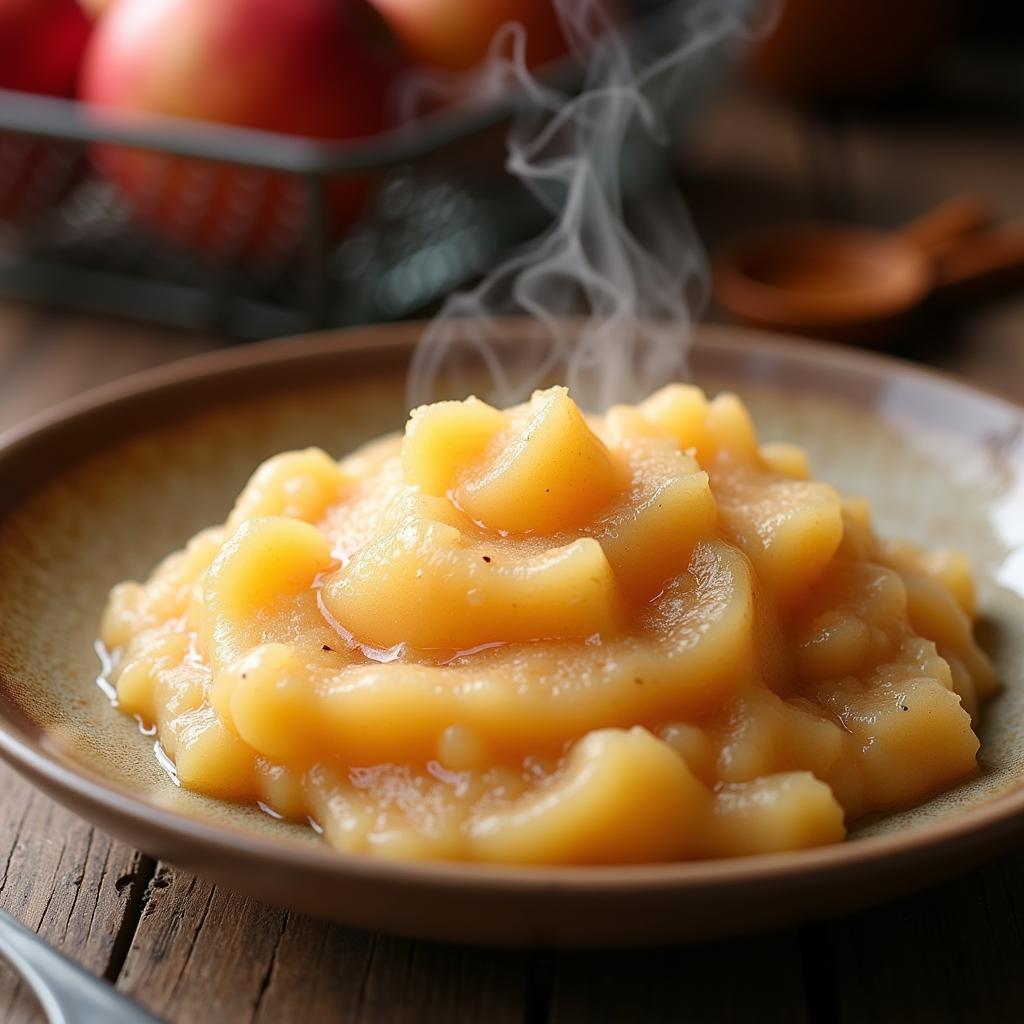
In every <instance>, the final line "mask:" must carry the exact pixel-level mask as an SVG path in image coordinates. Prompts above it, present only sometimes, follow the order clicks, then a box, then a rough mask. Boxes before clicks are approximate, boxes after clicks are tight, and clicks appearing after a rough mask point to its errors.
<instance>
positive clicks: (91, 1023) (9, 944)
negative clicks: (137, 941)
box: [0, 910, 162, 1024]
mask: <svg viewBox="0 0 1024 1024" xmlns="http://www.w3.org/2000/svg"><path fill="white" fill-rule="evenodd" d="M0 954H3V956H5V957H6V958H7V960H8V961H10V963H11V964H12V966H13V967H14V968H15V969H16V970H17V971H18V973H19V974H20V975H21V976H22V978H24V979H25V981H26V982H27V983H28V985H29V987H30V988H31V989H32V991H33V992H34V993H35V995H36V998H37V999H38V1000H39V1003H40V1005H41V1006H42V1008H43V1012H44V1013H45V1014H46V1019H47V1020H48V1021H49V1022H50V1024H162V1022H161V1021H160V1018H159V1017H154V1016H153V1015H152V1014H151V1013H149V1012H148V1011H147V1010H144V1009H143V1008H142V1007H141V1006H139V1005H138V1004H136V1003H133V1002H132V1001H131V1000H130V999H126V998H125V997H124V996H123V995H121V994H120V992H118V991H117V990H116V989H115V988H114V987H113V986H112V985H108V984H107V983H106V982H105V981H100V980H99V978H94V977H93V976H92V975H91V974H89V972H88V971H85V970H83V969H82V968H81V967H79V966H78V964H76V963H74V962H73V961H71V960H69V959H68V958H67V957H66V956H63V955H62V954H60V953H58V952H57V951H56V950H55V949H51V948H50V946H48V945H47V944H46V943H45V942H43V940H42V939H41V938H39V936H38V935H36V934H35V932H30V931H29V930H28V929H27V928H26V927H24V925H22V924H20V923H19V922H18V921H15V919H14V918H13V917H11V916H10V914H6V913H4V911H2V910H0Z"/></svg>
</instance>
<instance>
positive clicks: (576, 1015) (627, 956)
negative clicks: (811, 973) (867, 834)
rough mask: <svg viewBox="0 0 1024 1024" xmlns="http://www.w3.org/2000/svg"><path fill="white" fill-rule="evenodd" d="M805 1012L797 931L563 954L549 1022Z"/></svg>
mask: <svg viewBox="0 0 1024 1024" xmlns="http://www.w3.org/2000/svg"><path fill="white" fill-rule="evenodd" d="M808 1019H809V1018H808V1011H807V1001H806V995H805V986H804V977H803V968H802V959H801V951H800V946H799V941H798V936H797V933H796V932H795V931H791V932H786V933H778V934H770V935H761V936H755V937H753V938H749V939H742V940H737V941H730V942H715V943H706V944H703V945H692V946H679V947H675V948H669V949H654V950H639V951H635V950H634V951H627V952H619V953H602V954H599V955H593V954H582V953H579V954H564V955H562V956H559V957H558V958H557V959H556V960H555V962H554V965H553V972H552V984H551V1011H550V1017H549V1020H550V1024H592V1022H596V1021H644V1022H645V1024H670V1022H675V1021H686V1024H705V1022H706V1024H712V1022H713V1024H740V1022H746V1021H758V1022H759V1024H773V1022H778V1024H801V1022H804V1021H807V1020H808Z"/></svg>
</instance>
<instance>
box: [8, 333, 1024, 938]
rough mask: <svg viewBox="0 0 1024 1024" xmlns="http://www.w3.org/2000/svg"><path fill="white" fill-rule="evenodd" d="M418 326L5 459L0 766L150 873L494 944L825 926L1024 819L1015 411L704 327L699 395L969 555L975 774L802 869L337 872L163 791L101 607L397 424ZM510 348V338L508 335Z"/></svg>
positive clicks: (962, 859)
mask: <svg viewBox="0 0 1024 1024" xmlns="http://www.w3.org/2000/svg"><path fill="white" fill-rule="evenodd" d="M420 329H421V327H420V325H415V324H413V325H405V326H398V327H381V328H373V329H359V330H355V331H350V332H336V333H331V334H326V335H321V336H310V337H305V338H299V339H291V340H288V341H283V342H273V343H266V344H262V345H255V346H251V347H246V348H237V349H232V350H227V351H222V352H217V353H214V354H211V355H206V356H202V357H200V358H198V359H193V360H189V361H187V362H183V363H179V364H176V365H173V366H169V367H166V368H162V369H159V370H156V371H153V372H150V373H146V374H142V375H140V376H137V377H135V378H132V379H130V380H127V381H123V382H119V383H117V384H114V385H112V386H109V387H106V388H103V389H101V390H99V391H96V392H93V393H92V394H90V395H87V396H85V397H82V398H80V399H76V400H75V401H73V402H70V403H68V404H66V405H64V406H63V407H61V408H59V409H56V410H54V411H52V412H48V413H46V414H45V415H43V416H41V417H38V418H37V419H35V420H34V421H32V422H30V423H28V424H26V425H25V426H24V427H22V428H20V429H18V430H16V431H15V432H13V433H11V434H8V435H7V436H6V437H5V438H3V439H2V440H0V752H2V754H3V755H4V756H5V757H6V758H7V759H8V760H9V761H10V762H11V763H12V764H14V765H15V766H16V767H17V768H18V769H19V770H20V771H21V772H23V773H24V774H25V775H26V776H28V777H29V778H30V779H32V780H33V781H34V782H36V783H37V784H38V785H39V786H40V787H41V788H42V789H44V790H45V791H46V792H48V793H49V794H51V795H52V796H54V797H55V798H56V799H58V800H61V801H62V802H64V803H66V804H67V805H69V806H70V807H72V808H73V809H75V810H76V811H77V812H78V813H80V814H81V815H83V816H84V817H86V818H88V819H89V820H91V821H93V822H95V823H96V824H97V825H99V826H100V827H102V828H105V829H107V830H109V831H110V832H112V833H114V834H115V835H117V836H119V837H120V838H122V839H124V840H125V841H127V842H129V843H132V844H134V845H136V846H138V847H140V848H142V849H143V850H145V851H146V852H147V853H149V854H150V855H152V856H154V857H160V858H164V859H166V860H168V861H170V862H172V863H175V864H178V865H181V866H182V867H184V868H187V869H189V870H192V871H195V872H196V873H198V874H201V875H204V876H207V877H209V878H211V879H214V880H216V881H217V882H220V883H223V884H224V885H227V886H230V887H232V888H235V889H238V890H242V891H245V892H247V893H251V894H253V895H255V896H257V897H259V898H261V899H265V900H269V901H272V902H274V903H278V904H281V905H283V906H287V907H292V908H296V909H298V910H301V911H308V912H312V913H314V914H317V915H320V916H323V917H328V918H334V919H336V920H338V921H342V922H345V923H347V924H350V925H357V926H364V927H372V928H377V929H382V930H387V931H395V932H401V933H405V934H408V935H414V936H418V937H426V938H435V939H445V940H454V941H468V942H480V943H492V944H506V945H511V944H537V945H579V946H583V945H587V946H596V945H627V944H639V943H659V942H666V941H672V940H680V939H694V938H706V937H710V936H714V935H722V934H727V933H735V932H741V931H745V930H750V929H754V928H765V927H770V926H776V925H783V924H792V923H794V922H798V921H803V920H805V919H808V918H811V917H815V916H819V915H823V914H826V913H830V912H836V911H841V910H845V909H848V908H851V907H854V906H859V905H863V904H865V903H868V902H871V901H879V900H882V899H884V898H885V897H887V896H890V895H892V894H895V893H897V892H902V891H905V890H907V889H910V888H912V887H917V886H922V885H925V884H927V883H929V882H931V881H934V880H936V879H938V878H940V877H942V876H944V875H947V874H949V873H951V872H953V871H954V870H957V869H960V868H964V867H966V866H968V865H970V864H972V863H974V862H976V861H977V860H979V859H980V858H982V857H985V856H987V855H989V854H991V853H992V852H994V851H995V850H997V849H998V848H999V847H1000V846H1002V845H1004V844H1006V843H1007V842H1008V841H1009V840H1010V839H1011V838H1012V837H1013V836H1014V835H1015V834H1017V833H1019V832H1021V831H1022V826H1024V787H1021V785H1020V783H1021V780H1022V778H1024V597H1022V595H1024V412H1022V411H1021V410H1020V409H1018V408H1017V407H1015V406H1013V405H1011V404H1009V403H1007V402H1004V401H1002V400H1000V399H998V398H995V397H992V396H989V395H986V394H983V393H981V392H979V391H976V390H974V389H972V388H969V387H966V386H964V385H962V384H958V383H956V382H954V381H952V380H948V379H945V378H943V377H941V376H938V375H936V374H933V373H930V372H926V371H922V370H919V369H914V368H912V367H910V366H907V365H903V364H900V363H898V362H895V361H892V360H888V359H884V358H881V357H878V356H873V355H868V354H866V353H860V352H854V351H845V350H841V349H837V348H831V347H828V346H825V345H819V344H815V343H806V342H794V341H788V340H785V339H781V338H778V337H775V336H771V335H768V334H764V333H758V332H755V331H749V330H743V329H737V328H728V329H722V328H719V329H705V330H704V331H703V332H701V333H700V335H699V337H698V339H697V342H696V344H695V347H694V349H693V352H692V359H691V362H692V368H693V375H694V377H695V379H696V380H697V381H698V382H700V383H701V384H703V385H704V386H705V387H707V388H708V389H710V390H712V391H714V390H719V389H721V388H723V387H728V388H731V389H734V390H736V391H738V392H740V393H741V394H742V396H743V397H744V398H745V399H746V400H747V401H748V402H749V404H750V406H751V408H752V410H753V412H754V415H755V418H756V420H757V422H758V424H759V427H760V429H761V433H762V436H763V437H765V438H767V439H789V440H793V441H797V442H799V443H801V444H803V445H805V446H806V447H807V448H808V450H809V451H810V454H811V457H812V461H813V465H814V467H815V471H816V473H817V475H819V476H821V477H822V478H824V479H827V480H831V481H833V482H835V483H836V484H838V485H839V486H840V487H842V488H843V489H845V490H847V491H850V492H853V493H860V494H864V495H867V496H868V497H870V498H871V499H872V500H873V501H874V503H875V509H876V516H877V519H878V524H879V527H880V529H881V530H883V531H884V532H886V533H887V534H893V535H904V536H907V537H910V538H913V539H915V540H918V541H921V542H924V543H928V544H948V545H953V546H957V547H960V548H963V549H965V550H966V551H967V552H968V553H969V554H970V556H971V557H972V559H973V560H974V563H975V566H976V569H977V572H978V575H979V578H980V598H981V608H982V610H983V622H982V624H981V629H982V636H983V640H984V643H985V645H986V646H987V648H988V649H989V651H990V653H991V654H992V655H993V657H994V658H995V661H996V663H997V665H998V668H999V672H1000V675H1001V678H1002V681H1003V684H1004V690H1003V692H1002V694H1001V695H1000V696H999V697H998V698H996V699H995V700H994V701H993V702H992V703H990V704H989V705H988V707H987V708H986V710H985V716H984V724H983V727H982V740H983V744H982V751H981V762H982V771H981V773H980V774H979V775H978V777H976V778H975V779H973V780H971V781H970V782H967V783H965V784H963V785H961V786H958V787H957V788H955V789H953V790H951V791H949V792H947V793H945V794H943V795H941V796H939V797H936V798H935V799H933V800H931V801H929V802H928V803H926V804H924V805H923V806H920V807H917V808H915V809H913V810H910V811H906V812H903V813H900V814H894V815H890V816H887V817H885V818H881V819H878V820H876V821H873V822H871V823H869V824H866V825H863V826H861V827H859V828H858V829H856V830H855V831H854V833H853V835H852V836H851V838H850V840H849V841H848V842H846V843H845V844H842V845H838V846H832V847H827V848H823V849H817V850H810V851H805V852H798V853H789V854H780V855H770V856H758V857H750V858H745V859H737V860H727V861H708V862H697V863H685V864H664V865H656V866H622V867H608V868H516V867H491V866H480V865H464V864H447V863H416V864H406V863H389V862H385V861H380V860H373V859H369V858H364V857H359V856H352V855H345V854H340V853H337V852H334V851H332V850H331V849H329V848H328V847H327V846H325V845H324V844H323V843H322V842H321V841H320V840H319V839H318V838H317V836H316V835H315V834H314V833H313V832H312V831H311V830H309V829H307V828H305V827H300V826H298V825H289V824H286V823H284V822H280V821H276V820H274V819H273V818H271V817H269V816H268V815H266V814H263V813H261V812H260V811H259V810H258V809H256V808H252V807H242V806H237V805H232V804H228V803H223V802H219V801H215V800H211V799H206V798H203V797H200V796H197V795H195V794H193V793H189V792H187V791H184V790H180V789H177V788H176V787H175V786H174V784H173V783H172V781H171V779H170V778H169V777H168V775H167V774H166V773H165V772H164V771H163V770H162V769H161V767H160V766H159V764H158V763H157V760H156V758H155V757H154V752H153V749H152V739H151V738H147V737H145V736H143V735H142V734H141V733H140V732H139V731H138V729H137V728H136V726H135V723H134V722H133V721H132V720H131V719H129V718H127V717H125V716H122V715H119V714H118V713H116V712H115V711H114V710H112V709H111V707H110V706H109V704H108V703H107V700H106V698H105V697H104V695H103V694H102V693H101V691H100V690H99V688H98V687H97V685H96V684H95V678H96V675H97V672H98V670H99V662H98V659H97V656H96V653H95V651H94V649H93V642H94V638H95V637H96V634H97V629H98V623H99V617H100V613H101V610H102V608H103V606H104V603H105V600H106V595H107V591H108V589H109V588H110V586H111V585H112V584H113V583H115V582H117V581H118V580H121V579H124V578H140V577H143V576H145V575H146V574H147V573H148V572H149V571H150V569H151V568H152V567H153V565H154V564H155V563H156V562H157V561H158V560H159V559H160V558H161V557H162V556H163V555H164V554H166V553H167V552H169V551H171V550H172V549H174V548H175V547H177V546H179V545H181V544H182V542H183V541H184V540H185V539H186V538H188V537H189V536H190V535H191V534H193V533H194V532H195V531H196V530H198V529H199V528H200V527H203V526H205V525H208V524H210V523H214V522H218V521H221V520H222V519H223V518H224V516H225V514H226V513H227V511H228V509H229V507H230V505H231V502H232V499H233V498H234V496H235V494H236V493H237V492H238V490H239V489H240V488H241V486H242V484H243V483H244V481H245V479H246V477H247V476H248V474H249V473H250V472H251V470H252V469H253V468H254V467H255V466H256V464H257V463H258V462H259V461H260V460H261V459H263V458H264V457H266V456H268V455H270V454H271V453H273V452H276V451H279V450H281V449H284V448H290V447H298V446H300V445H309V444H318V445H322V446H324V447H325V448H327V449H328V450H329V451H332V452H334V453H335V454H336V455H341V454H342V453H343V452H345V451H347V450H349V449H351V448H352V447H353V446H355V445H357V444H359V443H360V442H362V441H365V440H367V439H369V438H371V437H373V436H375V435H377V434H379V433H381V432H382V431H385V430H391V429H395V428H397V427H399V426H400V425H401V424H402V422H403V418H404V411H405V410H404V397H403V377H404V369H405V365H406V362H407V359H408V355H409V351H410V347H411V345H412V343H413V342H414V341H415V339H416V338H417V336H418V334H419V332H420ZM507 329H508V331H509V333H510V336H514V334H515V331H516V327H515V325H514V324H510V325H508V328H507Z"/></svg>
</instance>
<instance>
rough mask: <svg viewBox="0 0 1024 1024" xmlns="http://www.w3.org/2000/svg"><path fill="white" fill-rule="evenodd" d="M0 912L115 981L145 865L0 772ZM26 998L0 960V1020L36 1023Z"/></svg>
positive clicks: (132, 852)
mask: <svg viewBox="0 0 1024 1024" xmlns="http://www.w3.org/2000/svg"><path fill="white" fill-rule="evenodd" d="M0 794H2V795H0V907H2V908H3V909H4V910H6V911H8V912H9V913H11V914H13V915H14V916H15V917H16V918H18V919H19V920H20V921H21V922H22V923H23V924H25V925H27V926H28V927H30V928H33V929H34V930H35V931H37V932H39V934H40V935H41V936H42V937H43V938H44V939H46V941H47V942H49V943H50V944H51V945H52V946H54V947H56V948H57V949H59V950H61V951H62V952H64V953H66V954H67V955H68V956H70V957H72V958H73V959H75V960H77V961H78V962H79V963H80V964H82V966H84V967H86V968H87V969H88V970H90V971H93V972H94V973H95V974H98V975H101V976H103V977H107V978H114V977H116V976H117V974H118V972H119V971H120V968H121V964H122V962H123V960H124V956H125V954H126V952H127V947H128V944H129V943H130V941H131V937H132V927H133V922H134V915H135V912H136V908H137V907H138V905H139V903H140V902H141V899H142V894H143V891H144V889H145V885H146V881H147V879H148V875H149V871H150V870H151V864H150V863H149V862H148V861H147V859H146V858H145V857H143V855H142V854H140V853H138V852H137V851H135V850H132V849H130V848H128V847H126V846H124V845H123V844H121V843H119V842H116V841H114V840H113V839H111V838H109V837H108V836H106V835H105V834H104V833H102V832H100V831H98V830H97V829H94V828H93V827H92V826H91V825H87V824H86V823H85V822H84V821H82V820H81V819H80V818H78V817H76V816H75V815H73V814H71V813H70V812H69V811H65V810H64V809H63V808H61V807H59V806H58V805H57V804H55V803H53V802H52V801H51V800H49V799H47V798H46V797H44V796H43V795H42V794H41V793H39V792H37V791H36V790H35V789H33V788H32V787H31V786H30V785H29V784H28V783H27V782H25V781H23V780H22V779H20V778H19V777H18V776H16V775H15V774H14V773H13V772H11V770H10V769H8V768H6V767H3V768H2V769H0ZM38 1019H40V1013H39V1010H38V1007H37V1005H36V1002H35V999H34V997H33V996H32V994H31V993H30V992H29V991H28V990H27V989H26V988H25V986H24V985H22V984H21V982H20V981H19V979H18V978H17V976H16V975H15V974H14V973H13V972H12V971H11V970H10V969H9V968H8V967H7V965H6V964H5V963H3V961H0V1021H4V1022H5V1024H15V1022H21V1021H26V1022H28V1021H36V1020H38Z"/></svg>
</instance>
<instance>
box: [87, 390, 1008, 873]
mask: <svg viewBox="0 0 1024 1024" xmlns="http://www.w3.org/2000/svg"><path fill="white" fill-rule="evenodd" d="M974 614H975V608H974V588H973V583H972V579H971V573H970V568H969V566H968V564H967V562H966V559H965V558H964V557H963V556H962V555H960V554H958V553H956V552H953V551H923V550H920V549H918V548H916V547H914V546H913V545H911V544H909V543H906V542H901V541H892V540H883V539H881V538H879V537H877V536H876V535H875V533H874V531H873V529H872V526H871V512H870V508H869V506H868V503H867V502H866V501H864V500H862V499H858V498H846V497H843V496H842V495H840V494H839V493H838V492H837V491H836V490H835V489H834V488H833V487H831V486H830V485H828V484H826V483H821V482H817V481H815V480H813V479H811V476H810V470H809V467H808V464H807V459H806V456H805V454H804V453H803V451H802V450H801V449H799V448H797V447H795V446H792V445H786V444H771V445H768V444H760V443H759V441H758V438H757V435H756V432H755V429H754V426H753V424H752V422H751V419H750V417H749V415H748V413H747V411H746V409H745V407H744V405H743V404H742V402H741V401H740V400H739V399H738V398H737V397H736V396H735V395H732V394H728V393H723V394H720V395H718V396H717V397H715V398H714V399H713V400H709V399H708V398H707V397H706V396H705V395H704V393H703V392H701V391H700V390H699V389H698V388H696V387H692V386H684V385H672V386H670V387H667V388H665V389H663V390H661V391H659V392H657V393H655V394H653V395H652V396H651V397H650V398H648V399H647V400H646V401H644V402H642V403H640V404H639V405H636V406H617V407H614V408H612V409H611V410H609V411H608V412H607V413H606V414H605V415H604V416H601V417H589V416H586V415H584V414H583V413H582V412H581V411H580V409H579V408H578V407H577V406H576V405H575V403H574V402H573V400H572V398H571V397H570V395H569V394H568V392H567V391H566V390H565V389H564V388H552V389H549V390H546V391H539V392H537V393H536V394H535V395H534V396H533V398H532V399H531V400H530V401H529V402H527V403H525V404H524V405H521V406H518V407H515V408H511V409H508V410H499V409H496V408H493V407H491V406H489V405H487V404H485V403H483V402H481V401H479V400H477V399H475V398H470V399H467V400H465V401H462V402H442V403H438V404H436V405H430V406H424V407H422V408H420V409H417V410H415V411H414V412H413V413H412V415H411V417H410V418H409V421H408V423H407V425H406V428H405V433H404V436H398V435H395V436H389V437H384V438H382V439H381V440H379V441H376V442H373V443H371V444H370V445H368V446H366V447H364V448H361V449H360V450H358V451H356V452H354V453H353V454H350V455H348V456H347V457H345V458H343V459H342V460H341V461H340V462H336V461H335V460H334V459H332V458H331V457H330V456H329V455H327V454H326V453H324V452H323V451H321V450H319V449H307V450H305V451H296V452H288V453H285V454H282V455H278V456H276V457H274V458H272V459H270V460H269V461H268V462H266V463H264V464H263V465H262V466H261V467H260V468H259V469H258V470H257V471H256V473H255V474H254V475H253V477H252V479H251V480H250V482H249V483H248V485H247V486H246V487H245V489H244V490H243V492H242V494H241V495H240V497H239V498H238V500H237V502H236V504H235V506H234V508H233V509H232V511H231V513H230V515H229V516H228V518H227V521H226V522H225V523H224V524H223V525H219V526H213V527H211V528H209V529H207V530H204V531H202V532H201V533H199V534H198V535H197V536H196V537H194V538H193V539H192V541H191V542H190V543H189V544H188V545H187V546H186V548H185V549H184V550H182V551H178V552H175V553H174V554H171V555H169V557H168V558H167V559H166V560H165V561H164V562H162V563H161V564H160V565H159V566H158V567H157V568H156V569H155V570H154V572H153V574H152V576H151V577H150V579H149V580H148V581H146V582H145V583H135V582H126V583H121V584H119V585H118V586H116V587H115V588H114V590H113V592H112V594H111V597H110V602H109V605H108V607H107V609H106V613H105V616H104V621H103V626H102V636H101V640H102V644H103V645H104V646H105V648H106V650H107V651H109V652H110V657H111V667H110V671H109V674H108V678H109V681H110V683H111V685H112V686H113V687H114V688H115V689H114V691H112V692H113V693H114V694H115V697H116V704H117V706H118V707H119V709H120V710H121V711H122V712H124V713H126V714H129V715H133V716H135V717H136V718H137V719H138V720H139V721H140V723H141V724H142V725H143V727H144V728H146V729H149V730H154V731H155V732H156V734H157V736H158V738H159V745H158V750H160V751H161V754H162V756H163V757H165V758H166V759H167V761H168V764H173V767H174V770H175V772H176V774H177V778H178V779H179V780H180V783H181V785H182V786H184V787H187V788H189V789H193V790H196V791H199V792H202V793H205V794H210V795H213V796H216V797H221V798H224V799H226V800H233V801H244V802H254V803H255V802H258V803H260V804H261V805H262V806H264V807H265V808H267V809H269V810H271V811H272V812H273V813H275V814H279V815H281V816H284V817H286V818H289V819H296V820H306V819H308V820H309V821H310V822H311V823H312V824H314V825H315V827H317V828H318V830H320V831H322V833H323V835H324V836H325V838H326V839H327V841H328V842H330V843H331V844H332V845H333V846H335V847H337V848H338V849H340V850H344V851H350V852H358V853H365V854H373V855H376V856H382V857H394V858H434V859H437V858H442V859H454V860H464V861H489V862H504V863H523V864H599V863H603V864H611V863H640V862H658V861H661V862H664V861H679V860H686V859H696V858H711V857H726V856H737V855H742V854H753V853H761V852H773V851H785V850H795V849H800V848H805V847H811V846H817V845H821V844H826V843H834V842H838V841H840V840H842V839H843V837H844V835H845V832H846V827H847V824H848V823H849V822H850V821H852V820H854V819H857V818H859V817H862V816H864V815H867V814H871V813H875V812H881V811H886V810H892V809H896V808H901V807H906V806H909V805H912V804H914V803H915V802H920V801H922V800H924V799H926V798H928V797H929V796H931V795H933V794H934V793H936V792H938V791H940V790H942V789H944V788H947V787H949V786H951V785H953V784H954V783H956V782H958V781H960V780H962V779H965V778H967V777H969V776H971V775H972V774H973V773H974V772H975V771H976V770H977V762H976V754H977V750H978V739H977V737H976V735H975V732H974V730H973V727H972V722H974V721H976V720H977V716H978V714H979V707H980V705H981V703H982V702H983V701H984V700H985V698H986V697H988V696H989V695H990V694H992V693H993V692H994V690H995V689H996V686H997V683H996V680H995V675H994V672H993V669H992V665H991V663H990V662H989V660H988V659H987V657H986V656H985V654H984V653H983V652H982V651H981V650H980V649H979V647H978V646H977V644H976V642H975V639H974V635H973V620H974Z"/></svg>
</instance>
